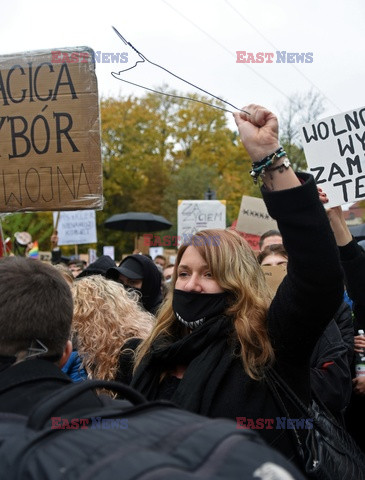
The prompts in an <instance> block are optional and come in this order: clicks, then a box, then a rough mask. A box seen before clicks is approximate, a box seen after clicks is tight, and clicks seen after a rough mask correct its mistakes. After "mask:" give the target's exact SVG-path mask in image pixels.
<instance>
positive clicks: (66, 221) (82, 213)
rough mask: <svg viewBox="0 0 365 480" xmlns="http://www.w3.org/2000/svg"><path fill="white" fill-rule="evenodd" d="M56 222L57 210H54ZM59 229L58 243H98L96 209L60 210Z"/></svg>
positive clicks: (54, 221)
mask: <svg viewBox="0 0 365 480" xmlns="http://www.w3.org/2000/svg"><path fill="white" fill-rule="evenodd" d="M56 222H57V212H53V224H54V225H56ZM57 231H58V245H81V244H85V243H96V242H97V236H96V220H95V210H74V211H67V212H60V218H59V221H58V226H57Z"/></svg>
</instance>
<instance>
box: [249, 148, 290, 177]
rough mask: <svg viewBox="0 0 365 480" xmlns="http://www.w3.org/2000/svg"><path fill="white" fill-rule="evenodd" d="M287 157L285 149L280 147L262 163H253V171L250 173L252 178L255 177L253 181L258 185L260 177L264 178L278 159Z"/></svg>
mask: <svg viewBox="0 0 365 480" xmlns="http://www.w3.org/2000/svg"><path fill="white" fill-rule="evenodd" d="M285 156H286V152H285V150H284V149H283V147H279V148H278V149H277V150H276V151H275V152H274V153H272V154H271V155H268V156H267V157H265V158H263V159H262V160H261V161H260V162H254V163H252V170H251V171H250V175H251V177H253V181H254V182H255V183H257V180H258V178H259V177H260V176H261V177H263V176H264V175H265V171H266V170H269V168H268V167H270V166H271V165H273V164H274V162H275V161H276V160H277V159H279V158H281V157H285ZM286 168H288V167H286ZM270 170H273V169H270ZM275 170H276V168H275Z"/></svg>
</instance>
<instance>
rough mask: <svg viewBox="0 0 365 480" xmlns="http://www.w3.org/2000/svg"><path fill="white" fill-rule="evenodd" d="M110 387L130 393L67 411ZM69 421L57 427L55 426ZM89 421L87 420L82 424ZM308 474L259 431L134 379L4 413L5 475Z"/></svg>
mask: <svg viewBox="0 0 365 480" xmlns="http://www.w3.org/2000/svg"><path fill="white" fill-rule="evenodd" d="M94 388H107V389H112V390H113V391H115V392H118V393H119V394H121V396H123V397H125V398H128V400H129V402H132V403H129V402H125V401H123V402H121V401H117V402H112V403H111V404H110V405H109V406H105V407H104V408H100V409H99V410H98V411H94V412H92V411H90V409H89V410H85V409H84V410H83V411H79V412H74V413H73V414H72V415H67V419H66V418H65V417H63V418H60V417H56V416H55V413H54V412H57V411H59V409H60V408H61V407H63V406H64V405H65V404H66V403H67V402H69V401H70V400H72V399H74V398H76V397H77V396H79V395H80V394H81V393H83V392H85V391H87V390H90V389H94ZM60 426H63V427H69V428H55V427H60ZM80 427H87V428H80ZM251 478H252V479H262V480H269V479H270V480H293V479H304V477H303V476H302V474H300V473H299V472H298V471H297V469H296V468H295V467H294V466H292V465H291V464H290V463H289V462H288V461H286V460H285V459H284V457H283V456H282V455H281V454H279V453H278V452H276V451H275V450H273V449H272V448H270V447H268V446H266V445H265V444H264V442H263V441H262V440H261V439H260V438H259V437H258V436H257V435H256V434H255V433H254V432H252V431H250V430H247V431H242V430H237V427H236V424H235V423H234V422H232V421H230V420H226V419H208V418H206V417H202V416H200V415H196V414H194V413H190V412H187V411H184V410H180V409H178V408H176V407H174V406H173V405H172V404H170V403H168V402H163V401H160V402H146V400H145V399H144V397H143V396H142V395H140V394H139V393H138V392H136V391H135V390H132V389H131V388H130V387H128V386H126V385H123V384H120V383H117V382H105V381H85V382H82V383H79V384H75V385H71V386H69V387H65V388H64V389H60V390H59V391H58V392H56V393H55V394H53V395H51V396H49V397H47V398H46V399H45V400H43V401H42V402H40V403H38V404H37V405H36V407H35V409H34V410H33V411H32V413H31V414H30V415H29V417H24V416H21V415H16V414H6V413H0V480H43V479H44V480H58V479H62V480H66V479H67V480H73V479H78V480H88V479H93V480H114V479H121V480H132V479H133V480H137V479H138V480H160V479H168V480H188V479H191V480H193V479H194V480H198V479H211V480H218V479H221V480H223V479H224V480H230V479H232V480H233V479H235V480H236V479H251Z"/></svg>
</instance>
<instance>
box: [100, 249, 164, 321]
mask: <svg viewBox="0 0 365 480" xmlns="http://www.w3.org/2000/svg"><path fill="white" fill-rule="evenodd" d="M128 258H133V259H134V260H135V261H136V262H138V263H139V265H140V266H141V268H142V270H143V281H142V288H141V293H142V297H141V302H142V305H143V307H144V308H145V309H146V310H147V311H148V312H150V313H152V314H155V313H156V311H157V310H158V307H159V306H160V304H161V302H162V292H161V273H160V271H159V270H158V268H157V267H156V265H155V264H154V263H153V261H152V260H151V259H149V258H148V257H146V256H145V255H140V254H133V255H129V256H128V257H126V258H124V259H123V260H122V261H121V262H120V264H119V266H118V267H114V268H109V270H108V271H107V273H106V277H107V278H112V279H114V280H117V278H118V277H119V274H120V273H121V272H120V271H119V268H120V267H121V266H122V265H123V263H124V262H125V261H126V260H127V259H128Z"/></svg>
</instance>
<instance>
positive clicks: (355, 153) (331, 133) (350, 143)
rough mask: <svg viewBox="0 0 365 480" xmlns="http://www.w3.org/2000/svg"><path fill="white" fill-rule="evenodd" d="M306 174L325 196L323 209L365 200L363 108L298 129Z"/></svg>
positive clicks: (364, 122) (364, 123) (364, 115)
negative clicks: (326, 197) (311, 176)
mask: <svg viewBox="0 0 365 480" xmlns="http://www.w3.org/2000/svg"><path fill="white" fill-rule="evenodd" d="M300 133H301V139H302V143H303V148H304V152H305V156H306V159H307V163H308V166H309V172H310V173H312V175H314V179H315V181H316V183H317V185H319V186H320V187H321V188H322V189H323V190H324V191H325V192H326V193H327V196H328V199H329V202H328V203H327V204H326V208H327V207H335V206H337V205H343V204H345V203H349V202H355V201H357V200H360V199H362V198H365V108H359V109H357V110H350V111H348V112H345V113H341V114H339V115H335V116H333V117H328V118H324V119H322V120H320V121H317V122H313V123H307V124H305V125H303V127H302V128H301V132H300Z"/></svg>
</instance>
